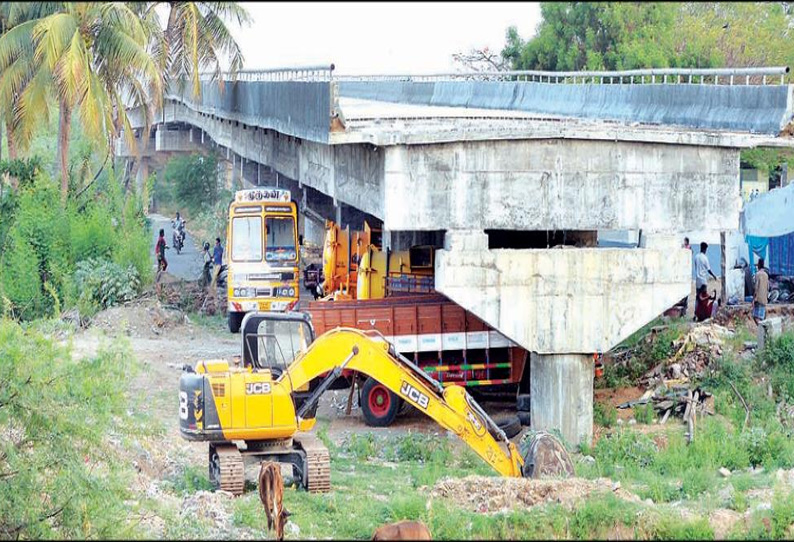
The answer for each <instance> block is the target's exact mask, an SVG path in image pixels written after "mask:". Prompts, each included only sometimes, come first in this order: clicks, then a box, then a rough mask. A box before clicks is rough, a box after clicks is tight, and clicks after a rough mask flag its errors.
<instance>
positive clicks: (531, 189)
mask: <svg viewBox="0 0 794 542" xmlns="http://www.w3.org/2000/svg"><path fill="white" fill-rule="evenodd" d="M384 176H385V196H386V207H385V219H384V222H385V223H386V227H387V228H389V229H392V230H423V229H426V230H436V229H464V228H478V229H515V230H550V229H568V230H633V229H642V230H643V231H644V232H649V231H665V232H677V231H683V230H690V229H698V228H702V227H703V226H704V225H706V224H707V225H708V227H710V228H713V229H715V230H720V229H724V230H732V229H736V228H737V227H738V225H739V210H740V206H741V200H740V198H739V191H738V186H739V153H738V150H736V149H722V148H709V147H691V146H683V145H677V146H675V145H652V144H642V143H625V142H621V143H616V142H612V143H607V142H603V141H574V140H548V141H490V142H479V143H453V144H446V145H424V146H397V147H388V148H387V149H386V160H385V173H384Z"/></svg>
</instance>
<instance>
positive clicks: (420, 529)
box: [372, 521, 433, 540]
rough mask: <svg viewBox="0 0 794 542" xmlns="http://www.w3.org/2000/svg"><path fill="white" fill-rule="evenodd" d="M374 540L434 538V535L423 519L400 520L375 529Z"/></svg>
mask: <svg viewBox="0 0 794 542" xmlns="http://www.w3.org/2000/svg"><path fill="white" fill-rule="evenodd" d="M372 540H433V537H431V536H430V529H428V528H427V525H425V524H424V523H422V522H421V521H398V522H397V523H388V524H386V525H382V526H380V527H378V528H377V529H375V534H373V535H372Z"/></svg>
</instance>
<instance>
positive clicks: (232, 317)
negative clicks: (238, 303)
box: [229, 311, 245, 333]
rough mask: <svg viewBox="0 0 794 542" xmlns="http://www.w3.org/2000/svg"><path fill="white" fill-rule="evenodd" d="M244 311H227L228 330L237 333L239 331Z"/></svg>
mask: <svg viewBox="0 0 794 542" xmlns="http://www.w3.org/2000/svg"><path fill="white" fill-rule="evenodd" d="M243 316H245V313H242V312H233V311H229V331H231V332H232V333H237V332H238V331H240V324H242V323H243Z"/></svg>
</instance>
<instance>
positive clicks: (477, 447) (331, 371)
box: [279, 328, 524, 477]
mask: <svg viewBox="0 0 794 542" xmlns="http://www.w3.org/2000/svg"><path fill="white" fill-rule="evenodd" d="M342 369H351V370H354V371H357V372H360V373H363V374H366V375H367V376H371V377H372V378H374V379H375V380H377V381H378V382H380V383H381V384H382V385H383V386H385V387H386V388H388V389H389V390H391V391H392V392H393V393H395V394H396V395H398V396H399V397H401V398H402V399H404V400H405V401H407V402H408V404H410V405H412V406H413V407H415V408H416V409H417V410H419V411H420V412H423V413H424V414H426V415H427V416H429V417H430V418H432V419H433V420H435V421H436V422H437V423H438V424H439V425H441V426H442V427H444V428H446V429H448V430H450V431H452V432H453V433H455V434H456V435H457V436H458V437H460V439H461V440H463V442H465V443H466V444H467V445H468V446H469V447H470V448H471V449H472V450H474V452H476V453H477V455H479V456H480V457H481V458H483V460H485V461H486V462H487V463H488V464H489V465H491V467H493V468H494V469H495V470H496V471H497V472H499V473H500V474H502V475H504V476H515V477H520V476H521V467H522V465H523V463H524V462H523V459H522V458H521V455H520V454H519V452H518V449H517V448H516V446H515V444H513V443H512V442H510V440H509V439H508V438H507V436H506V435H505V434H504V432H503V431H502V430H501V429H500V428H499V427H498V426H497V425H496V424H495V423H494V421H493V420H492V419H491V418H490V417H489V416H488V414H486V413H485V411H484V410H483V409H482V408H481V407H480V406H479V405H478V404H477V403H476V402H475V401H474V399H472V398H471V396H469V394H468V393H467V392H466V390H465V389H464V388H463V387H460V386H449V387H446V388H444V387H443V386H441V384H440V383H439V382H437V381H436V380H434V379H433V378H431V377H430V376H429V375H427V374H426V373H425V372H424V371H422V370H421V369H420V368H419V367H417V366H416V365H415V364H414V363H412V362H411V361H410V360H408V359H406V358H405V357H403V356H401V355H400V354H399V353H397V352H396V351H395V350H394V348H393V347H392V345H391V344H390V343H389V342H388V341H386V339H385V338H384V337H383V336H382V335H381V334H380V333H378V332H377V331H367V332H365V331H361V330H358V329H351V328H337V329H334V330H331V331H328V332H327V333H324V334H323V335H322V336H320V337H318V338H317V339H316V340H315V341H314V342H313V343H312V344H311V345H309V347H308V348H307V349H306V350H305V351H303V352H302V353H301V354H299V355H298V357H297V358H296V359H295V360H294V361H293V362H292V363H291V364H290V365H289V367H288V368H287V370H286V371H285V373H284V374H282V375H281V377H280V378H279V380H281V381H282V382H283V380H282V379H289V382H290V383H291V386H292V388H293V389H297V388H301V387H303V386H305V385H306V384H307V383H309V382H310V381H311V380H313V379H315V378H317V377H319V376H321V375H323V374H326V373H328V376H327V377H326V378H325V380H324V381H323V382H322V383H321V384H320V386H319V387H318V388H317V389H316V390H315V392H314V393H313V394H312V396H311V397H309V399H307V401H306V402H305V403H304V405H303V407H302V408H301V409H300V410H299V412H298V416H299V417H302V415H303V414H304V413H305V412H306V411H308V410H310V409H311V408H312V406H313V404H315V403H316V401H317V400H319V398H320V396H321V395H322V393H323V392H324V391H325V389H327V387H328V386H329V385H330V384H331V382H332V381H333V380H334V379H336V378H337V377H338V376H339V374H340V373H341V371H342ZM299 423H300V420H299ZM493 435H496V436H497V437H498V440H497V438H494V436H493Z"/></svg>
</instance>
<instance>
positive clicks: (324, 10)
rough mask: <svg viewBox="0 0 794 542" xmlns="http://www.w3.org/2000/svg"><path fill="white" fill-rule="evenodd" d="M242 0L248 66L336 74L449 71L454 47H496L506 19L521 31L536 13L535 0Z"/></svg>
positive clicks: (239, 33) (240, 32)
mask: <svg viewBox="0 0 794 542" xmlns="http://www.w3.org/2000/svg"><path fill="white" fill-rule="evenodd" d="M244 4H245V7H246V8H247V9H248V11H249V13H250V14H251V16H252V17H253V19H254V23H253V24H252V25H251V26H249V27H248V28H245V29H240V28H239V27H237V26H236V25H232V27H231V30H232V32H233V34H234V36H235V37H236V38H237V42H238V43H239V44H240V47H241V48H242V51H243V54H244V55H245V68H246V69H257V68H277V67H283V66H295V65H309V64H330V63H334V64H335V65H336V70H335V71H336V73H338V74H362V75H364V74H397V73H410V74H420V73H432V72H439V71H441V72H450V71H455V66H454V64H453V63H452V54H453V53H456V52H466V51H468V50H469V49H470V48H472V47H477V48H482V47H485V46H488V47H489V48H490V49H491V50H492V51H495V52H497V53H498V52H500V51H501V50H502V47H503V46H504V43H505V31H506V30H507V27H508V26H511V25H515V26H517V27H518V30H519V33H520V35H521V36H522V37H524V38H526V37H528V36H529V35H530V34H531V33H533V32H534V30H535V26H536V24H537V22H538V20H539V19H540V6H539V5H538V3H537V2H465V3H464V2H443V3H441V2H429V3H418V2H417V3H412V2H400V3H377V2H364V3H361V2H355V3H354V2H330V3H325V2H324V3H319V2H307V3H300V2H298V3H292V2H272V3H244Z"/></svg>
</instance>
